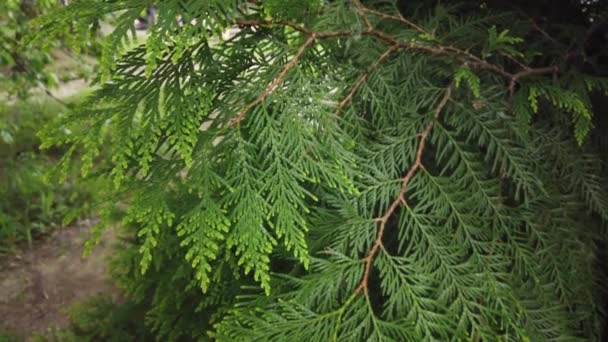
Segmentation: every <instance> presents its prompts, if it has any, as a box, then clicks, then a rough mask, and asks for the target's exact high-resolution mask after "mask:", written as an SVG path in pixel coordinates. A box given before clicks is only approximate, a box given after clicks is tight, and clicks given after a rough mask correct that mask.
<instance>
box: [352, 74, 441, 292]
mask: <svg viewBox="0 0 608 342" xmlns="http://www.w3.org/2000/svg"><path fill="white" fill-rule="evenodd" d="M451 95H452V85H450V86H449V87H448V88H446V90H445V93H444V95H443V97H442V98H441V100H440V101H439V103H438V104H437V107H435V110H434V112H433V120H432V121H431V122H430V123H429V124H428V125H426V127H424V129H423V130H422V132H420V134H419V138H418V147H417V148H416V157H415V159H414V163H413V164H412V166H411V167H410V168H409V170H408V171H407V173H406V174H405V176H404V177H403V178H402V179H401V188H400V189H399V193H398V194H397V197H396V198H395V199H394V200H393V202H391V204H390V205H389V206H388V209H387V210H386V212H384V214H383V215H382V216H380V217H378V218H376V219H375V221H376V222H378V231H377V234H376V240H375V241H374V243H373V244H372V247H371V248H370V249H369V251H368V253H367V255H366V256H365V258H363V262H364V264H365V269H364V271H363V277H362V278H361V282H360V283H359V286H357V288H356V289H355V293H361V291H363V292H364V293H365V295H366V296H368V282H369V275H370V272H371V268H372V265H373V263H374V258H375V257H376V254H377V253H378V249H379V248H380V247H381V246H382V245H383V243H382V239H383V237H384V232H385V230H386V224H387V223H388V220H389V219H390V218H391V217H392V216H393V215H394V214H395V211H396V210H397V208H399V206H400V205H407V200H406V198H405V193H406V192H407V190H408V186H409V184H410V182H411V180H412V178H413V177H414V175H415V174H416V172H417V171H418V170H419V169H420V168H422V167H424V166H423V165H422V154H423V153H424V148H425V146H426V139H427V137H428V135H429V133H430V132H431V129H432V128H433V125H434V123H435V120H436V119H437V118H438V117H439V115H440V114H441V112H442V111H443V109H444V108H445V106H446V105H447V103H448V101H449V99H450V97H451Z"/></svg>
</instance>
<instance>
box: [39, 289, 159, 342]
mask: <svg viewBox="0 0 608 342" xmlns="http://www.w3.org/2000/svg"><path fill="white" fill-rule="evenodd" d="M67 314H68V317H69V320H70V324H69V326H68V327H67V328H63V329H53V330H51V331H50V332H47V333H43V334H36V335H34V336H32V337H30V338H29V339H30V340H31V341H38V342H53V341H69V342H71V341H74V342H75V341H117V342H122V341H124V342H127V341H150V340H151V339H152V338H153V336H152V335H151V333H150V331H149V330H147V329H146V327H145V326H144V324H143V320H144V317H143V311H142V308H141V306H139V305H138V304H136V303H134V302H130V301H129V302H125V303H121V304H117V303H115V302H114V301H113V300H112V298H110V297H107V296H104V295H99V296H97V297H92V298H90V299H87V300H85V301H83V302H81V303H77V304H74V305H73V306H71V307H69V308H68V309H67Z"/></svg>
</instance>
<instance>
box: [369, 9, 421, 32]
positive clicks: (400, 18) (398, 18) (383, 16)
mask: <svg viewBox="0 0 608 342" xmlns="http://www.w3.org/2000/svg"><path fill="white" fill-rule="evenodd" d="M363 12H365V13H369V14H373V15H375V16H377V17H379V18H380V19H382V20H386V19H388V20H395V21H399V22H402V23H404V24H406V25H407V26H409V27H411V28H413V29H414V30H416V31H418V32H419V33H422V34H429V33H428V32H427V31H426V30H424V29H423V28H422V27H420V26H418V25H416V24H414V23H413V22H411V21H409V20H407V19H405V17H403V16H402V15H399V16H396V15H390V14H386V13H382V12H378V11H376V10H373V9H370V8H363Z"/></svg>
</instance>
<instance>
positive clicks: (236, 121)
mask: <svg viewBox="0 0 608 342" xmlns="http://www.w3.org/2000/svg"><path fill="white" fill-rule="evenodd" d="M314 41H315V35H314V34H312V35H310V36H309V37H308V39H306V42H304V44H302V46H301V47H300V49H299V50H298V52H296V54H295V55H294V56H293V57H292V58H291V60H290V61H289V62H287V64H285V65H284V66H283V69H282V70H281V72H280V73H279V75H278V76H277V77H276V78H275V79H274V80H273V81H272V82H270V84H269V85H268V86H267V87H266V90H264V92H263V93H262V95H260V97H258V98H257V99H256V100H255V101H253V102H251V103H249V104H248V105H246V106H245V108H243V110H241V111H240V112H239V114H238V115H237V116H236V117H235V118H233V119H232V120H230V126H235V125H238V124H239V123H241V121H243V119H244V118H245V115H246V114H247V112H248V111H249V110H250V109H251V108H253V107H255V106H257V105H260V104H262V103H263V102H264V100H265V99H266V97H268V95H270V94H271V93H272V92H273V91H274V90H275V89H276V87H277V86H278V85H279V84H281V83H282V82H283V79H284V78H285V76H286V75H287V73H288V72H289V70H291V69H292V68H293V67H294V66H296V65H297V64H298V61H299V60H300V58H301V57H302V55H303V54H304V52H306V50H307V49H308V47H309V46H311V45H312V44H313V43H314Z"/></svg>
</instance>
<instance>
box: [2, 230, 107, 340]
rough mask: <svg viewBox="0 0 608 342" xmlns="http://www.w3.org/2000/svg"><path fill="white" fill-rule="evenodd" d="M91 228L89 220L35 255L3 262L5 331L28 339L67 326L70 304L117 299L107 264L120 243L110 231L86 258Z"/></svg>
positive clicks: (62, 232)
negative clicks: (100, 298)
mask: <svg viewBox="0 0 608 342" xmlns="http://www.w3.org/2000/svg"><path fill="white" fill-rule="evenodd" d="M91 224H92V223H91V222H90V221H89V220H84V221H81V222H79V224H78V226H76V227H69V228H63V229H61V230H58V231H55V232H54V233H53V234H52V235H51V236H50V237H48V238H46V239H42V240H41V241H39V242H37V243H35V244H34V246H33V248H32V249H31V250H27V249H26V250H25V251H23V252H22V253H21V254H20V255H17V256H14V257H10V258H8V260H0V329H5V330H8V331H12V332H14V333H16V334H17V335H19V336H21V337H23V338H27V337H28V336H30V335H31V334H33V333H35V332H43V331H46V330H47V329H49V328H51V327H62V326H65V325H66V324H67V323H68V320H67V316H66V315H65V313H64V310H65V309H66V308H67V307H68V306H70V305H71V304H74V303H76V302H80V301H82V300H84V299H86V298H89V297H91V296H94V295H97V294H100V293H106V294H111V295H112V296H114V297H115V298H116V297H118V291H117V290H116V289H115V288H114V287H113V286H112V284H111V282H110V279H109V276H108V272H107V265H106V264H107V263H106V259H107V257H108V256H109V255H110V253H111V248H110V246H111V245H112V244H113V242H114V240H115V239H114V237H113V234H112V231H106V232H105V234H104V236H103V237H102V241H101V242H100V243H99V244H98V245H97V246H96V247H95V249H94V250H93V253H91V255H89V256H88V258H86V259H83V258H82V250H83V245H84V242H85V241H86V240H87V239H88V238H89V229H90V227H91Z"/></svg>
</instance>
